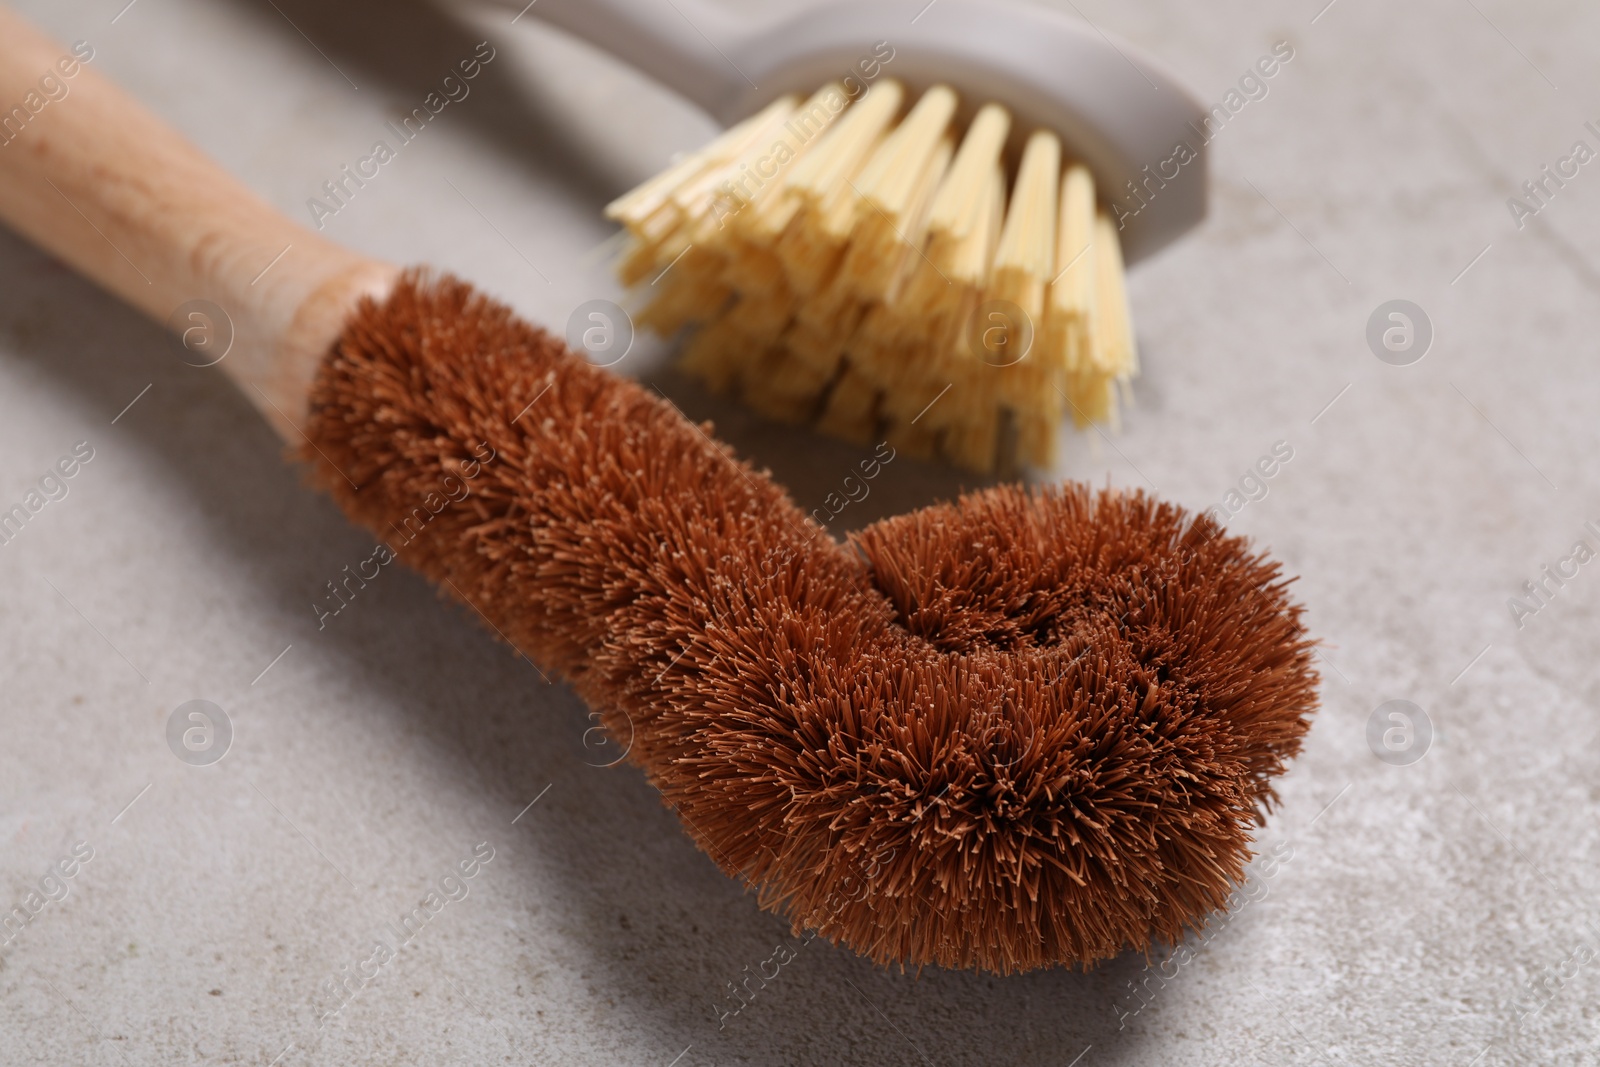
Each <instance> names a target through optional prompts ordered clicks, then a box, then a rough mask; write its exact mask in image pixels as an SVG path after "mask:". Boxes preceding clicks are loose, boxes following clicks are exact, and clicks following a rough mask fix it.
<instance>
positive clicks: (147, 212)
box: [0, 8, 398, 443]
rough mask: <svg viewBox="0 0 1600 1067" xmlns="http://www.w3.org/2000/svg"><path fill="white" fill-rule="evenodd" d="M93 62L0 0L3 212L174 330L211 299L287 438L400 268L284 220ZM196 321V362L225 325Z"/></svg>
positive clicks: (241, 372)
mask: <svg viewBox="0 0 1600 1067" xmlns="http://www.w3.org/2000/svg"><path fill="white" fill-rule="evenodd" d="M93 66H94V49H93V48H92V47H91V46H89V45H88V44H86V43H83V42H79V43H78V44H77V45H74V46H73V47H72V48H67V47H63V46H61V45H58V44H56V43H54V42H52V41H51V40H49V39H48V38H46V37H44V36H43V35H41V34H40V33H39V32H38V31H37V30H35V29H34V28H33V27H32V26H30V25H29V24H28V23H27V22H25V21H24V20H23V19H21V18H19V17H18V16H17V15H16V14H15V13H14V12H11V11H9V10H6V9H4V8H0V108H4V109H7V110H4V111H0V219H3V220H4V221H5V222H6V223H7V224H8V225H10V226H11V227H13V228H14V229H16V230H17V231H19V232H21V233H23V234H25V235H27V236H28V237H29V238H30V239H32V240H33V241H34V242H35V243H37V244H38V245H40V246H41V247H42V248H45V249H46V250H48V251H50V252H51V253H53V254H54V255H56V256H58V257H60V258H61V259H63V260H65V261H66V262H68V263H70V264H72V266H73V267H75V268H77V269H78V270H79V271H80V272H82V273H83V274H85V275H87V276H88V277H90V278H93V279H94V280H95V281H96V282H98V283H99V284H100V285H101V286H103V287H104V288H105V289H107V290H109V291H110V292H112V293H115V294H116V295H117V296H119V297H121V298H122V299H123V300H125V301H127V302H128V303H129V304H132V305H133V306H134V307H136V308H138V309H139V310H140V311H143V312H144V313H145V314H146V315H149V316H150V317H151V318H152V319H154V320H156V321H157V322H160V323H163V324H166V325H168V326H169V328H173V329H176V330H178V331H180V332H182V331H183V330H185V329H188V328H189V327H191V326H193V325H199V324H201V323H202V322H204V316H202V318H199V319H194V318H191V317H190V316H189V315H188V314H187V309H185V313H184V314H182V315H179V316H178V318H177V319H175V315H178V312H179V309H180V308H181V307H182V306H183V305H185V304H188V303H189V302H190V301H197V300H206V301H211V302H212V303H214V304H215V305H217V306H218V307H220V308H221V309H222V310H223V312H225V313H226V315H227V318H228V320H230V321H231V334H232V344H231V347H230V348H229V349H228V350H227V353H226V356H225V357H224V358H223V359H222V361H221V363H220V364H219V366H220V367H221V368H222V369H223V370H225V371H227V372H228V374H229V375H230V376H231V377H232V378H233V379H234V380H235V381H237V382H238V383H239V385H240V386H241V388H243V389H244V391H245V393H246V395H248V396H249V397H250V399H251V400H252V401H253V402H254V403H255V404H256V406H257V407H259V408H260V409H261V411H262V413H263V414H264V415H266V416H267V418H268V420H269V421H270V422H271V423H272V424H273V426H274V427H275V428H277V430H278V432H279V433H281V434H282V435H283V436H284V437H285V439H286V440H290V441H294V442H297V443H298V442H299V441H300V439H301V438H300V433H299V430H298V427H299V425H300V424H301V423H303V421H304V417H305V412H306V395H307V392H308V391H309V388H310V384H311V379H312V377H313V376H314V374H315V373H316V369H317V366H318V364H319V362H320V360H321V358H322V356H323V354H324V353H325V352H326V351H327V350H328V348H329V346H331V345H332V344H333V342H334V340H335V339H337V337H338V336H339V333H340V331H341V329H342V328H343V325H344V322H345V319H346V317H347V316H348V314H349V312H350V311H351V310H353V308H354V307H355V304H356V301H357V299H358V298H359V297H360V296H362V295H364V294H371V295H373V296H377V297H379V298H381V297H383V296H384V295H386V294H387V293H388V291H389V289H390V287H391V285H392V284H393V281H394V278H395V276H396V275H397V273H398V271H397V269H396V268H394V267H392V266H389V265H388V264H385V263H382V262H379V261H377V260H372V259H368V258H366V257H364V256H360V255H357V254H355V253H353V252H349V251H347V250H345V249H343V248H340V247H339V246H337V245H335V244H332V243H331V242H329V241H325V240H323V239H322V238H320V237H318V236H317V235H315V234H314V233H312V232H311V231H309V230H306V229H304V228H302V227H300V226H298V225H296V224H294V223H292V222H290V221H289V220H288V219H286V218H284V217H283V216H282V215H281V214H279V213H278V212H277V211H276V210H274V209H273V208H272V207H271V206H269V205H268V204H267V203H266V202H265V201H263V200H262V199H261V198H260V197H258V196H256V195H255V194H254V193H252V192H250V191H249V190H248V189H246V188H245V187H244V186H242V185H240V184H239V183H238V182H237V181H235V180H234V179H233V178H232V177H230V176H229V175H228V174H226V173H225V172H224V171H223V170H222V169H221V168H219V167H218V166H217V165H216V164H215V163H212V162H211V161H210V160H209V159H207V158H206V157H205V156H204V155H202V154H201V153H200V152H199V151H198V150H196V149H195V148H194V146H192V145H190V144H189V143H188V142H187V141H186V140H184V139H183V137H181V136H180V135H179V134H178V133H177V132H176V131H174V130H172V129H170V128H169V127H167V126H166V125H165V124H164V123H162V122H161V121H160V120H158V119H157V118H155V117H154V116H153V115H151V114H150V113H148V112H147V111H145V110H144V109H143V108H142V107H140V106H139V105H138V104H137V103H135V102H134V101H133V100H132V99H131V98H130V97H128V96H127V95H126V94H124V93H123V92H122V91H121V90H120V89H118V88H117V87H116V86H115V85H113V84H111V82H110V81H108V80H106V79H105V78H102V77H100V76H99V75H98V74H97V73H96V72H95V71H94V69H93ZM206 325H208V326H211V327H214V328H216V332H213V333H212V334H210V335H208V336H209V337H210V339H211V344H212V346H213V347H212V348H211V349H210V350H209V352H207V354H206V355H204V356H201V355H197V357H196V359H195V360H191V362H205V361H209V359H214V358H215V357H216V356H217V355H218V354H219V353H218V352H217V351H216V347H215V346H216V345H217V344H218V343H220V341H221V340H222V339H223V338H224V337H225V336H226V335H227V332H228V330H227V325H226V324H221V325H219V324H217V323H206ZM192 336H193V337H194V338H195V339H198V338H199V336H200V335H199V334H194V335H192ZM201 351H202V352H205V351H206V350H204V349H202V350H201Z"/></svg>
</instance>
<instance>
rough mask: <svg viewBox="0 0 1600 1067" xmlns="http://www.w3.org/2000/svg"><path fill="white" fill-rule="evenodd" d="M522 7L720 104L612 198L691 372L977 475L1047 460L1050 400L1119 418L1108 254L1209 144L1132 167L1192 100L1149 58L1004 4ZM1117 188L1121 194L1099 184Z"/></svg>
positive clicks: (1192, 171)
mask: <svg viewBox="0 0 1600 1067" xmlns="http://www.w3.org/2000/svg"><path fill="white" fill-rule="evenodd" d="M519 6H520V5H519ZM522 10H523V11H526V12H527V13H528V14H530V15H533V16H537V17H539V18H542V19H544V20H546V21H548V22H551V23H553V24H555V25H557V26H560V27H562V28H563V29H566V30H568V31H570V32H572V33H575V34H577V35H578V36H580V37H583V38H585V39H587V40H588V41H590V42H591V43H593V44H595V45H598V46H599V47H601V48H604V49H606V50H608V51H611V52H613V53H614V54H616V55H617V56H618V57H619V58H621V59H623V60H625V61H627V62H629V63H632V64H634V65H635V66H638V67H639V68H640V69H641V70H643V71H644V72H645V73H647V74H650V75H652V76H654V77H655V78H657V79H658V80H660V81H662V82H663V83H664V84H666V85H667V86H668V87H670V88H672V89H674V90H676V91H678V92H680V93H682V94H683V95H685V96H687V97H688V98H689V99H690V100H692V101H693V102H695V103H697V104H699V105H701V106H702V107H704V108H705V109H706V110H708V111H709V112H711V114H712V115H713V116H714V117H717V118H719V119H721V120H723V121H727V122H732V123H733V125H732V126H731V127H730V128H729V129H728V130H727V132H725V133H724V134H723V135H722V136H720V137H718V138H716V139H715V140H714V141H713V142H712V143H711V144H709V145H707V146H705V147H704V148H703V149H701V150H699V151H698V152H695V153H693V154H690V155H688V156H686V157H684V158H682V159H679V160H677V161H676V162H675V163H674V164H673V165H672V166H671V167H669V168H668V169H667V170H666V171H665V172H663V173H662V174H660V175H658V176H656V177H655V178H652V179H651V180H649V181H647V182H646V183H644V184H643V185H641V186H640V187H639V188H637V189H635V190H633V191H632V192H630V193H628V194H627V195H625V196H623V197H621V198H620V199H618V200H617V201H616V202H614V203H613V204H612V205H611V206H610V208H609V209H608V214H609V215H610V216H611V217H612V218H614V219H616V220H617V221H619V222H621V223H622V224H623V225H624V226H625V227H626V228H627V230H628V231H629V233H630V234H631V235H632V237H633V246H632V248H631V250H630V252H629V253H628V255H627V257H626V259H625V260H624V262H623V263H622V265H621V271H620V273H621V276H622V278H623V280H624V281H625V282H626V283H628V284H632V285H640V286H641V289H642V290H646V291H647V301H648V302H647V304H646V306H645V307H644V308H643V310H642V311H641V313H640V315H639V324H640V325H641V326H645V327H647V328H650V329H652V330H654V331H656V332H659V333H661V334H663V335H673V334H676V333H678V332H679V331H680V330H683V329H684V328H685V327H693V332H692V333H691V334H690V335H689V336H688V337H687V339H686V342H685V346H684V353H683V365H684V367H685V369H687V370H689V371H691V372H692V373H694V374H696V375H698V376H700V377H702V378H704V379H705V380H706V381H707V382H709V383H710V384H711V385H712V386H713V387H714V388H717V389H719V390H728V391H734V392H737V394H738V395H739V396H741V397H742V399H743V400H744V401H745V402H746V403H748V404H749V405H751V406H752V407H754V408H756V409H757V410H759V411H761V412H763V413H765V414H767V415H769V416H771V417H774V418H778V419H783V420H788V421H795V422H815V423H816V425H817V426H818V427H819V428H820V429H821V430H823V431H824V432H827V433H831V434H834V435H837V436H842V437H845V438H849V439H855V440H861V441H865V440H868V439H871V438H875V437H876V436H877V435H879V434H885V435H887V436H888V438H889V439H890V440H891V441H893V442H894V443H895V444H896V445H897V446H898V447H900V448H902V449H904V450H906V451H908V452H910V453H911V454H914V455H920V456H934V455H939V456H942V457H944V458H946V459H948V460H950V461H952V462H954V463H957V464H960V465H962V466H965V467H969V468H972V469H974V470H979V471H989V470H993V469H996V468H1010V467H1013V466H1016V465H1019V464H1020V465H1026V466H1037V467H1046V466H1049V465H1050V464H1051V463H1052V462H1053V460H1054V456H1055V451H1056V436H1057V428H1058V427H1059V426H1060V425H1062V423H1063V422H1064V420H1065V418H1066V417H1067V416H1070V417H1071V418H1072V419H1073V421H1074V422H1075V423H1076V424H1078V425H1080V426H1081V425H1085V424H1087V423H1090V422H1113V421H1114V420H1115V418H1116V413H1117V391H1118V385H1119V383H1126V382H1127V380H1128V379H1129V378H1130V377H1131V376H1132V375H1133V374H1134V373H1135V371H1136V370H1137V354H1136V350H1135V346H1134V342H1133V330H1132V327H1131V324H1130V321H1129V316H1128V305H1127V297H1126V292H1125V289H1124V284H1123V268H1124V261H1125V258H1126V260H1128V261H1132V260H1134V259H1136V258H1138V257H1140V256H1142V255H1146V254H1148V253H1150V252H1152V251H1154V250H1156V249H1157V248H1159V247H1161V246H1162V245H1164V244H1165V243H1167V242H1168V241H1170V240H1172V239H1173V238H1175V237H1176V236H1177V235H1178V234H1179V233H1181V232H1182V231H1183V230H1185V229H1187V228H1188V227H1189V226H1192V225H1194V224H1195V223H1197V222H1198V221H1199V219H1200V218H1201V217H1202V216H1203V215H1204V211H1205V184H1206V177H1205V161H1204V158H1203V157H1200V158H1196V159H1194V160H1193V161H1192V162H1190V163H1188V164H1186V165H1185V166H1184V167H1183V168H1181V169H1180V171H1179V173H1178V174H1177V175H1176V176H1175V177H1169V176H1166V175H1155V176H1153V172H1152V170H1151V169H1150V168H1151V167H1152V166H1153V165H1155V164H1156V163H1157V162H1158V161H1164V160H1169V159H1170V158H1171V157H1172V156H1173V150H1174V148H1175V146H1176V145H1178V144H1180V143H1186V142H1188V141H1191V140H1192V139H1193V137H1194V134H1193V129H1192V128H1191V127H1193V128H1198V127H1199V125H1200V123H1201V120H1202V117H1203V111H1202V109H1201V108H1200V106H1199V105H1198V104H1197V103H1195V102H1194V101H1193V100H1192V99H1191V98H1190V97H1189V96H1188V95H1187V94H1186V93H1185V92H1184V91H1183V90H1182V89H1180V88H1179V87H1178V86H1177V84H1176V83H1175V82H1174V81H1173V80H1172V79H1171V78H1170V77H1168V76H1167V75H1166V74H1165V73H1164V72H1162V71H1161V70H1160V69H1159V68H1157V67H1155V66H1154V65H1153V64H1152V63H1151V62H1150V61H1149V60H1148V59H1146V58H1144V57H1142V56H1139V55H1138V54H1137V53H1136V52H1135V51H1134V50H1133V49H1132V48H1130V47H1129V46H1127V45H1120V46H1119V45H1116V44H1113V43H1112V42H1111V41H1110V40H1109V39H1108V38H1106V37H1105V36H1104V35H1103V34H1100V33H1099V32H1098V31H1096V30H1094V29H1092V28H1089V27H1087V26H1084V25H1081V24H1079V23H1077V22H1075V21H1072V20H1069V19H1066V18H1064V17H1062V16H1060V15H1058V14H1056V13H1054V12H1051V11H1049V10H1046V9H1042V8H1036V7H1032V6H1024V5H1019V4H1014V3H1010V2H1005V0H981V2H979V0H936V2H935V3H927V2H926V0H910V2H903V3H902V2H899V0H888V2H879V3H850V4H829V5H825V6H822V7H819V8H817V9H814V10H812V11H808V12H806V13H804V14H801V15H798V16H792V17H790V18H787V19H782V20H778V21H776V22H767V23H764V24H760V25H740V24H730V21H729V20H730V15H729V14H728V12H727V11H726V9H725V8H716V9H712V8H708V7H706V6H704V5H702V4H700V3H695V2H691V0H673V2H672V3H665V2H662V3H655V2H651V0H633V2H626V0H599V2H597V0H539V3H537V4H534V5H531V6H529V7H527V8H523V9H522ZM819 83H821V84H823V88H822V89H820V90H815V89H814V87H815V86H816V85H817V84H819ZM957 89H960V90H961V92H962V94H963V95H958V93H957V91H956V90H957ZM964 99H965V100H966V101H971V105H964V102H963V101H964ZM746 116H748V117H746ZM1097 190H1099V191H1100V194H1101V195H1097ZM1125 190H1126V191H1129V192H1131V191H1135V190H1136V191H1137V192H1138V193H1139V194H1140V195H1139V198H1138V199H1137V200H1136V201H1135V203H1137V205H1138V210H1137V211H1136V212H1130V211H1124V210H1116V209H1114V207H1113V204H1112V201H1111V200H1110V198H1109V197H1107V196H1105V195H1104V194H1105V193H1107V192H1110V193H1112V194H1113V195H1121V194H1123V193H1124V191H1125ZM642 283H651V284H648V285H645V284H642Z"/></svg>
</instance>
